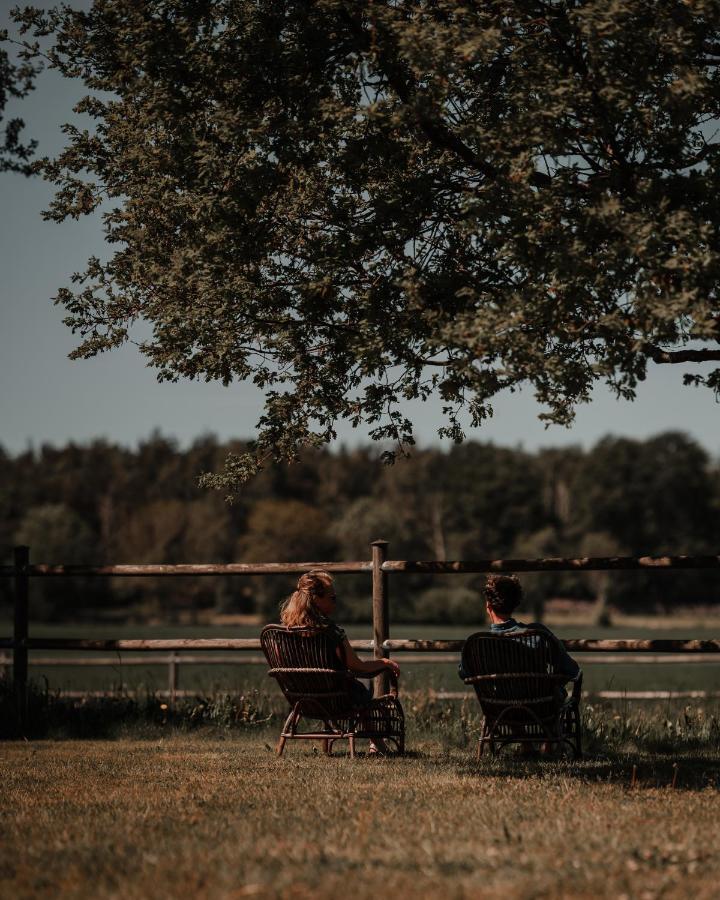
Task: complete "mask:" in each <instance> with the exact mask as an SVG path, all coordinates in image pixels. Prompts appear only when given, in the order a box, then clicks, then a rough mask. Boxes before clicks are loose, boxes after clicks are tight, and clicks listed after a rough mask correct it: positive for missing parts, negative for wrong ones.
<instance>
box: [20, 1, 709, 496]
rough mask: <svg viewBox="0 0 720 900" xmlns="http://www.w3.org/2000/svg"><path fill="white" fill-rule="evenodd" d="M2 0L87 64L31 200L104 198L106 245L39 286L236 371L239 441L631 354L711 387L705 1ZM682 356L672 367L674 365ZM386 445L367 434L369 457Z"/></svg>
mask: <svg viewBox="0 0 720 900" xmlns="http://www.w3.org/2000/svg"><path fill="white" fill-rule="evenodd" d="M18 15H19V21H20V22H21V23H22V27H23V28H24V29H25V33H30V32H31V33H32V34H33V35H34V36H35V37H36V38H38V39H41V38H43V37H48V36H49V37H50V41H49V43H50V46H49V48H48V50H47V56H48V57H49V60H50V63H49V64H50V65H51V66H52V67H54V68H56V69H58V70H59V71H60V72H61V73H63V74H64V75H66V76H69V77H75V78H81V79H83V80H84V82H85V84H86V85H87V87H88V89H89V90H90V91H91V93H90V94H89V95H88V96H87V97H86V98H85V99H84V100H81V101H80V103H79V104H78V105H77V106H76V108H75V109H76V111H78V112H83V113H86V114H88V115H90V116H92V117H94V118H95V120H96V127H95V129H94V131H92V132H91V131H87V130H80V129H78V128H76V127H74V126H68V127H67V134H68V138H69V141H68V145H67V147H66V149H65V150H64V152H62V153H61V154H60V155H59V156H58V158H57V159H54V160H46V161H45V162H44V165H43V172H44V174H45V177H46V178H48V179H49V180H50V181H52V182H54V183H55V184H56V185H57V187H58V192H57V194H56V197H55V200H54V201H53V203H52V205H51V207H50V209H49V210H48V212H47V216H48V218H50V219H54V220H57V221H62V220H64V219H66V218H68V217H71V218H76V217H79V216H80V215H84V214H88V213H91V212H93V211H95V210H97V209H98V208H99V207H100V206H101V205H102V207H103V209H104V213H103V219H104V228H105V233H106V238H107V241H108V242H109V243H110V244H111V245H113V246H114V247H115V248H116V250H115V253H114V255H112V256H110V258H109V259H108V260H107V261H106V262H102V261H100V260H99V259H95V258H94V259H91V260H90V261H89V263H88V267H87V269H86V271H85V272H83V273H79V274H78V275H76V276H75V277H74V280H75V282H76V287H74V288H73V289H68V288H64V289H62V290H61V291H60V292H59V294H58V299H59V301H60V302H61V303H62V304H64V305H65V307H66V309H67V311H68V316H67V319H66V322H67V324H68V325H69V326H70V327H71V328H72V329H73V330H74V331H76V332H78V333H79V335H80V338H81V341H80V344H79V346H78V347H77V349H76V350H75V351H74V354H73V355H74V357H76V358H83V357H91V356H94V355H95V354H97V353H99V352H101V351H104V350H109V349H111V348H113V347H117V346H118V345H120V344H123V343H124V342H125V341H127V340H128V339H129V337H130V334H131V329H132V328H133V326H134V325H135V323H137V322H138V321H140V320H144V321H145V322H146V323H149V325H150V326H151V331H152V334H151V336H150V337H148V338H146V339H144V340H141V341H140V344H141V348H142V351H143V353H144V354H145V355H146V356H147V358H148V360H149V362H150V364H151V365H152V366H155V367H156V368H157V369H158V377H159V378H160V379H161V380H163V379H170V380H176V379H179V378H181V377H190V378H204V379H208V380H219V381H221V382H223V383H225V384H228V383H230V382H231V381H233V380H235V379H240V380H252V381H253V382H254V383H255V384H256V385H257V386H258V387H259V388H260V389H263V390H264V391H265V392H266V407H265V413H264V415H263V416H262V418H261V420H260V422H259V423H258V424H259V435H258V438H257V441H256V443H255V444H254V446H253V447H252V448H251V450H250V452H249V453H246V454H242V455H240V456H239V457H235V456H231V457H229V459H228V461H227V464H226V468H225V472H224V474H223V475H220V476H216V477H208V479H207V483H208V484H210V485H215V486H227V485H233V484H236V483H237V482H238V480H242V479H245V478H247V477H248V476H249V475H250V474H251V473H252V472H254V471H256V470H257V468H258V467H259V466H261V465H262V462H263V460H265V459H267V458H268V457H275V458H286V459H292V458H294V457H295V455H296V454H297V452H298V450H299V449H300V448H301V447H303V446H305V445H308V444H310V445H317V444H323V443H326V442H329V441H331V440H332V439H333V438H334V436H335V426H336V423H337V422H338V421H339V420H341V419H348V420H350V421H351V422H352V423H353V424H358V423H361V422H365V423H369V424H370V425H371V426H372V435H373V437H374V438H376V439H378V440H385V441H387V440H392V441H395V442H396V444H397V447H399V448H400V449H401V450H402V448H403V447H405V446H407V445H408V444H412V441H413V438H412V423H411V422H410V420H409V419H408V417H407V415H406V414H405V413H404V412H403V408H402V407H403V404H404V403H405V401H408V400H412V399H415V398H422V399H425V398H427V397H429V396H430V395H431V394H439V396H440V397H441V398H442V399H443V401H444V404H445V406H444V414H445V421H444V424H443V425H442V427H440V429H439V433H440V434H441V435H443V436H449V437H450V438H452V439H454V440H456V441H460V440H462V438H463V436H464V435H463V427H462V424H461V418H460V416H461V412H462V411H463V410H465V411H466V413H467V415H468V416H469V420H470V422H471V423H472V424H473V425H479V424H480V423H481V422H482V421H483V420H484V419H485V418H486V417H487V416H489V415H491V414H492V400H493V397H494V396H495V395H496V394H497V393H498V392H499V391H501V390H510V391H512V390H514V389H516V388H517V387H518V386H520V385H522V384H530V385H531V386H532V388H533V389H534V391H535V394H536V396H537V398H538V400H539V401H540V402H541V403H542V404H544V405H545V407H546V411H545V412H543V413H542V414H541V417H542V418H544V419H546V420H548V421H549V422H556V423H569V422H570V421H571V420H572V417H573V411H574V408H575V407H576V405H577V404H578V403H582V402H586V401H588V400H589V398H590V392H591V390H592V388H593V386H594V385H595V383H596V382H597V381H598V380H604V381H606V382H607V383H608V384H609V385H611V386H612V388H613V389H614V390H615V391H617V393H618V394H619V395H622V396H624V397H627V398H633V397H634V396H635V390H636V387H637V383H638V382H639V381H641V380H642V379H644V378H645V376H646V373H647V369H648V366H649V364H650V363H656V364H673V363H675V364H681V365H683V366H684V367H686V368H688V367H690V370H689V371H687V372H686V373H685V376H684V377H685V380H686V382H688V383H693V384H700V383H705V384H707V385H708V386H710V387H711V388H712V389H714V390H715V391H718V390H720V369H714V370H713V371H712V372H710V373H709V374H708V373H707V371H706V369H704V368H702V367H700V368H698V367H697V366H696V364H698V363H702V362H706V361H711V362H717V361H718V360H720V346H718V338H719V337H720V301H719V300H718V276H719V274H720V247H719V230H720V205H719V204H717V202H716V194H717V189H718V183H719V181H720V142H718V141H717V140H716V139H715V137H714V132H713V129H712V122H713V121H714V120H715V119H716V118H717V116H718V106H719V103H720V74H719V73H718V62H719V61H720V33H719V26H720V2H718V0H697V2H693V3H692V4H689V3H687V2H685V0H668V2H665V3H662V4H648V3H647V2H646V0H617V2H614V3H612V4H608V3H606V2H604V0H587V2H580V0H490V2H486V3H467V4H465V5H459V4H457V3H456V2H455V0H433V2H430V0H378V2H374V3H373V4H372V5H370V4H367V5H366V4H358V3H353V2H350V0H321V2H316V3H306V2H300V0H294V2H286V3H275V2H273V0H245V2H238V0H215V2H212V3H197V2H192V0H168V2H159V0H158V2H152V3H140V4H138V3H127V2H125V0H102V2H95V3H94V4H93V6H92V7H91V9H90V10H89V11H87V12H86V11H79V10H73V9H68V8H67V7H64V6H63V7H58V8H56V9H54V10H52V11H50V12H49V13H47V14H44V13H42V12H40V11H37V10H33V9H31V8H30V9H27V10H25V11H24V12H22V13H21V14H18ZM693 367H695V368H693ZM394 452H395V451H388V454H389V456H390V457H392V456H393V454H394Z"/></svg>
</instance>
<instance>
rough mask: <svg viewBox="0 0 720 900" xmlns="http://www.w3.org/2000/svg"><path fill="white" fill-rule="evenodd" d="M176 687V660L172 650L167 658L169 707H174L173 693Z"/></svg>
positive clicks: (174, 693) (175, 654)
mask: <svg viewBox="0 0 720 900" xmlns="http://www.w3.org/2000/svg"><path fill="white" fill-rule="evenodd" d="M177 687H178V662H177V653H175V651H173V652H172V653H171V654H170V658H169V659H168V694H169V699H168V704H169V706H170V709H174V707H175V695H176V693H177Z"/></svg>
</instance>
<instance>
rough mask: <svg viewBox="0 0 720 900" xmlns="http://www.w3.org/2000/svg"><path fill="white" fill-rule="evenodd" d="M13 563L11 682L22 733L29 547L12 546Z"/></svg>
mask: <svg viewBox="0 0 720 900" xmlns="http://www.w3.org/2000/svg"><path fill="white" fill-rule="evenodd" d="M13 562H14V564H15V570H16V571H15V611H14V622H13V645H14V646H13V684H14V685H15V703H16V708H17V713H18V721H19V723H20V728H21V730H22V733H23V734H25V731H26V730H27V674H28V651H27V643H26V642H27V636H28V597H29V578H28V574H27V567H28V565H29V564H30V548H29V547H23V546H20V547H14V548H13Z"/></svg>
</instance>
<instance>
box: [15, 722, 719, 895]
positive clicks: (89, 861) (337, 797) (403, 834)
mask: <svg viewBox="0 0 720 900" xmlns="http://www.w3.org/2000/svg"><path fill="white" fill-rule="evenodd" d="M274 737H275V735H274V732H271V731H269V730H267V729H266V730H260V731H255V732H251V733H249V734H248V733H243V734H240V735H237V734H236V735H229V734H228V735H226V736H223V735H222V734H220V733H218V732H213V733H212V734H211V735H210V736H205V737H203V736H200V735H195V736H193V735H180V734H177V733H175V734H172V733H171V734H169V735H168V736H167V737H164V738H161V739H157V738H154V739H149V740H127V739H125V740H118V741H112V742H108V741H92V742H89V741H68V742H58V743H53V742H29V743H27V742H13V743H5V744H0V778H1V779H2V784H3V790H2V792H0V896H2V897H3V898H6V897H7V898H9V897H13V898H17V900H20V898H45V897H48V898H49V897H57V896H60V897H73V898H90V897H92V898H110V897H133V898H166V897H200V898H225V897H233V898H236V897H246V896H254V897H268V898H285V897H288V898H310V897H334V896H339V895H352V896H354V897H359V898H363V897H374V898H388V897H411V896H412V897H416V896H417V897H430V898H434V897H442V898H444V900H446V898H466V897H467V898H470V897H479V898H485V897H487V898H495V897H497V898H500V897H502V898H530V897H534V898H535V897H573V898H576V897H581V898H584V897H587V898H589V897H628V898H630V897H633V898H634V897H640V898H656V897H664V898H686V897H689V896H692V897H693V898H695V900H703V898H714V897H717V890H718V887H717V886H718V879H719V878H720V849H719V847H720V840H719V838H720V832H719V826H718V822H720V791H719V790H718V785H719V784H720V758H719V756H718V751H717V747H716V748H715V749H714V750H712V749H708V746H705V747H704V749H703V748H700V749H699V748H698V746H696V745H693V743H692V742H688V741H680V742H679V743H678V745H677V748H676V751H675V752H673V753H671V754H669V753H667V752H658V751H654V752H651V753H648V752H647V750H643V749H642V748H641V747H638V746H635V747H634V748H633V746H632V745H631V744H628V743H627V742H626V743H625V745H624V749H623V748H622V747H616V748H615V749H612V747H610V745H609V744H607V745H606V746H605V749H602V747H600V746H599V745H598V746H596V747H595V750H594V751H593V752H592V754H591V757H590V758H589V759H587V760H585V761H583V762H580V763H570V762H525V761H523V760H520V759H518V758H517V757H515V756H513V755H512V754H507V755H502V756H500V757H498V758H496V759H490V760H487V761H485V760H484V761H483V762H482V763H481V764H480V765H478V764H476V763H475V762H474V761H473V760H472V755H471V753H470V752H469V750H468V749H464V748H463V749H460V748H457V747H453V746H452V742H451V741H450V742H449V741H448V740H447V736H446V735H445V736H443V734H442V732H441V730H440V731H437V730H436V732H435V733H434V734H432V733H430V734H428V733H427V732H425V733H424V734H421V733H419V732H417V731H416V732H415V733H413V734H412V735H411V746H412V747H413V749H414V754H413V755H412V756H410V757H408V758H404V759H373V758H359V759H357V760H355V761H350V760H349V759H348V758H347V757H346V756H341V755H340V754H339V752H338V754H337V755H336V756H333V758H332V759H329V760H328V759H325V758H323V757H322V756H319V755H317V754H316V753H315V752H313V750H312V749H311V748H310V747H309V746H307V745H303V746H300V747H298V746H292V747H290V748H289V750H288V752H287V753H286V755H285V756H284V757H283V758H282V759H277V758H276V757H275V756H274V755H273V752H272V750H271V746H270V745H271V744H272V743H274ZM673 764H676V765H677V766H678V769H677V771H678V778H677V782H676V787H675V788H674V789H673V788H672V787H670V785H671V782H672V775H673V772H674V771H675V770H674V769H673V768H672V766H673ZM633 765H636V766H637V767H638V768H637V772H638V779H637V782H636V784H635V785H634V786H631V770H632V766H633Z"/></svg>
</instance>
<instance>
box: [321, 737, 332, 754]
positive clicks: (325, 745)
mask: <svg viewBox="0 0 720 900" xmlns="http://www.w3.org/2000/svg"><path fill="white" fill-rule="evenodd" d="M322 746H323V753H324V754H325V755H326V756H330V741H329V740H328V739H327V738H325V740H324V741H323V742H322Z"/></svg>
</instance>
